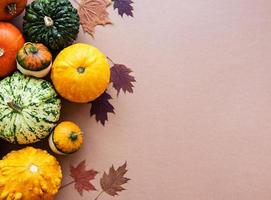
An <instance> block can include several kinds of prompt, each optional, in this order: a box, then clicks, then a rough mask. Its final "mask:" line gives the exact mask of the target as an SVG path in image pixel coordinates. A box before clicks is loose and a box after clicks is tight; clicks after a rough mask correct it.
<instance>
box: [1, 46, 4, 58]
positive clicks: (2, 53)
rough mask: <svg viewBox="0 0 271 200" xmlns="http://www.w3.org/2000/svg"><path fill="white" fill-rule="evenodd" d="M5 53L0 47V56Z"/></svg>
mask: <svg viewBox="0 0 271 200" xmlns="http://www.w3.org/2000/svg"><path fill="white" fill-rule="evenodd" d="M4 53H5V51H4V49H2V48H0V57H1V56H3V55H4Z"/></svg>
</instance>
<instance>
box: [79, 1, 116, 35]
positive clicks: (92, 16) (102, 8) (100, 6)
mask: <svg viewBox="0 0 271 200" xmlns="http://www.w3.org/2000/svg"><path fill="white" fill-rule="evenodd" d="M110 4H111V0H82V1H81V3H80V5H79V8H78V14H79V16H80V24H81V25H82V27H83V30H84V32H86V33H89V34H90V35H92V36H93V33H94V30H95V27H96V26H97V25H102V26H104V25H106V24H111V23H112V22H111V21H110V19H109V16H108V15H109V14H108V12H107V10H106V9H107V7H108V6H109V5H110Z"/></svg>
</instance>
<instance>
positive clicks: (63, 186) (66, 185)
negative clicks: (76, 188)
mask: <svg viewBox="0 0 271 200" xmlns="http://www.w3.org/2000/svg"><path fill="white" fill-rule="evenodd" d="M73 183H75V181H71V182H69V183H66V184H65V185H62V186H61V187H60V190H62V189H63V188H65V187H68V186H69V185H71V184H73Z"/></svg>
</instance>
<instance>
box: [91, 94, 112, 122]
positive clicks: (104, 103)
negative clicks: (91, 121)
mask: <svg viewBox="0 0 271 200" xmlns="http://www.w3.org/2000/svg"><path fill="white" fill-rule="evenodd" d="M110 99H112V97H111V95H110V94H108V93H107V92H104V93H103V94H102V95H101V96H100V97H98V98H97V99H95V100H94V101H92V102H91V104H92V106H91V110H90V115H91V116H93V115H95V118H96V121H97V122H101V123H102V125H104V124H105V121H107V120H108V113H115V112H114V107H113V106H112V104H110V102H109V100H110Z"/></svg>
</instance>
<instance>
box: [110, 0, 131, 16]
mask: <svg viewBox="0 0 271 200" xmlns="http://www.w3.org/2000/svg"><path fill="white" fill-rule="evenodd" d="M113 1H114V5H113V7H114V9H118V13H119V15H120V16H122V17H123V15H124V14H126V15H127V16H131V17H133V16H134V15H133V10H134V8H133V6H132V5H131V4H132V3H134V2H133V1H131V0H113Z"/></svg>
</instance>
